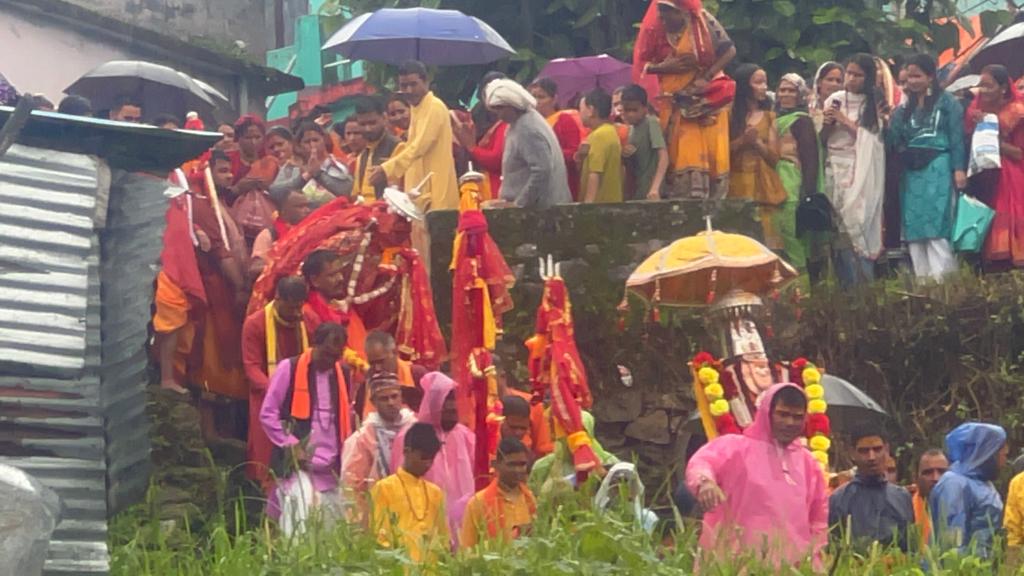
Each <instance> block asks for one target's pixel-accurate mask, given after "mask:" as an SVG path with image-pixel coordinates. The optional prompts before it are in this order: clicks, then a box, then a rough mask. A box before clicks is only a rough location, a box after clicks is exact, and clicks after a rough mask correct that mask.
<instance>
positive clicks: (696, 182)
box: [645, 0, 736, 199]
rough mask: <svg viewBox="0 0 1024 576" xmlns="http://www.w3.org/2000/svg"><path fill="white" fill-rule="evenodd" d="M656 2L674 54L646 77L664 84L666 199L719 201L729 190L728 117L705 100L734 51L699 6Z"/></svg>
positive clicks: (694, 1)
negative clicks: (667, 165)
mask: <svg viewBox="0 0 1024 576" xmlns="http://www.w3.org/2000/svg"><path fill="white" fill-rule="evenodd" d="M657 1H658V17H659V20H660V22H661V26H662V28H663V29H664V32H665V35H666V38H667V42H668V45H669V46H670V47H671V51H670V52H669V54H668V56H667V58H665V59H664V60H663V61H661V62H658V63H649V64H647V65H646V66H645V73H649V74H657V75H658V76H659V78H660V81H661V95H660V96H659V98H658V108H659V110H660V111H661V113H660V114H661V125H662V128H663V129H664V130H665V131H666V134H667V136H668V138H667V139H668V147H669V158H670V161H671V170H670V172H669V174H670V178H669V182H668V186H667V187H666V191H667V192H666V197H668V198H702V199H704V198H714V199H720V198H723V197H725V195H726V193H727V192H728V190H729V115H728V113H727V112H726V111H725V110H724V109H722V108H718V109H709V104H711V103H710V102H708V100H707V99H705V98H704V96H705V90H706V89H707V88H708V85H709V84H710V83H711V82H712V81H713V80H715V79H716V77H719V75H720V74H721V73H722V70H723V69H724V68H725V66H726V65H727V64H729V62H730V61H732V59H733V58H734V57H735V56H736V47H735V46H734V45H733V43H732V40H731V39H730V38H729V35H728V34H726V32H725V29H724V28H722V25H721V24H719V23H718V21H717V20H715V18H714V17H713V16H712V15H711V14H709V13H708V12H707V11H706V10H704V8H703V5H702V3H701V2H700V0H657Z"/></svg>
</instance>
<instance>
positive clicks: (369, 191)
mask: <svg viewBox="0 0 1024 576" xmlns="http://www.w3.org/2000/svg"><path fill="white" fill-rule="evenodd" d="M382 142H384V138H381V139H380V140H378V141H376V142H368V143H367V144H366V148H367V152H366V153H364V154H360V155H359V156H356V164H355V174H353V175H352V179H353V181H354V183H353V186H352V189H353V190H354V192H353V196H355V195H359V196H362V197H363V201H365V202H366V203H367V204H372V203H374V202H376V201H377V190H376V188H374V187H373V186H370V183H369V182H366V181H365V180H364V178H365V175H366V174H365V173H366V172H368V171H369V169H370V166H363V156H365V157H366V160H367V162H368V163H369V164H370V165H371V166H374V165H376V163H375V162H374V155H375V154H376V153H377V147H378V146H380V145H381V143H382ZM403 148H405V142H399V143H398V145H397V146H395V149H394V150H392V151H391V156H395V155H396V154H400V153H401V152H402V149H403ZM378 161H379V160H378ZM396 182H398V179H396V178H391V177H390V176H389V177H388V185H393V184H395V183H396Z"/></svg>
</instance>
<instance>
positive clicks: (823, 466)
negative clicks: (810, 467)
mask: <svg viewBox="0 0 1024 576" xmlns="http://www.w3.org/2000/svg"><path fill="white" fill-rule="evenodd" d="M818 468H821V471H822V472H824V473H825V474H828V464H826V463H824V462H822V461H820V460H819V461H818Z"/></svg>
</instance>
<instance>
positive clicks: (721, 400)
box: [690, 352, 743, 435]
mask: <svg viewBox="0 0 1024 576" xmlns="http://www.w3.org/2000/svg"><path fill="white" fill-rule="evenodd" d="M690 367H691V368H692V370H693V371H694V374H695V376H696V379H697V383H698V387H699V388H700V390H701V391H702V392H703V393H704V399H705V400H706V401H707V405H708V412H710V413H711V418H712V421H713V423H714V427H715V431H716V432H717V433H718V434H719V435H723V434H740V433H742V432H743V431H742V430H741V429H740V427H739V425H737V424H736V419H735V418H734V417H733V415H732V411H731V409H730V408H729V401H730V400H732V399H733V398H735V396H736V386H735V385H734V384H733V383H732V378H731V376H730V375H729V373H728V372H726V373H725V374H724V376H725V378H724V379H723V374H722V365H721V363H720V362H718V361H717V360H715V358H714V356H712V355H711V354H708V353H707V352H701V353H700V354H697V355H696V356H694V357H693V360H692V361H691V362H690Z"/></svg>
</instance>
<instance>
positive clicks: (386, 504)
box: [370, 422, 451, 564]
mask: <svg viewBox="0 0 1024 576" xmlns="http://www.w3.org/2000/svg"><path fill="white" fill-rule="evenodd" d="M404 449H405V450H404V460H403V462H402V467H401V468H399V469H398V472H396V473H394V474H392V475H391V476H388V477H387V478H385V479H383V480H381V481H379V482H377V483H376V484H374V485H373V488H371V489H370V498H371V500H372V502H373V527H374V529H375V530H376V531H377V541H378V542H379V543H380V544H381V546H384V547H387V548H391V547H394V546H396V545H398V546H404V547H405V548H406V550H408V551H409V558H410V559H412V561H413V562H416V563H424V564H430V563H433V562H434V561H435V560H436V558H437V555H438V554H440V553H442V552H443V551H444V550H447V549H449V548H450V546H451V536H450V535H449V532H448V515H447V513H446V512H445V505H444V492H442V491H441V489H440V488H438V487H437V486H436V485H434V484H431V483H430V482H427V481H426V480H424V479H423V475H424V474H426V473H427V471H428V470H430V466H431V465H432V464H433V463H434V456H436V455H437V453H438V451H439V450H440V449H441V441H440V440H439V439H438V437H437V432H435V431H434V427H433V426H431V425H430V424H425V423H422V422H417V423H416V424H413V425H412V426H410V427H409V430H408V432H406V434H405V446H404Z"/></svg>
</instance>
